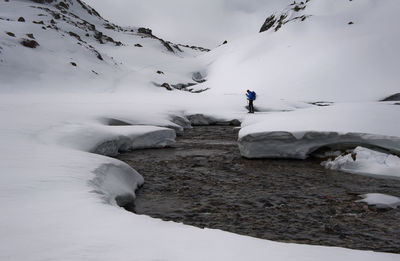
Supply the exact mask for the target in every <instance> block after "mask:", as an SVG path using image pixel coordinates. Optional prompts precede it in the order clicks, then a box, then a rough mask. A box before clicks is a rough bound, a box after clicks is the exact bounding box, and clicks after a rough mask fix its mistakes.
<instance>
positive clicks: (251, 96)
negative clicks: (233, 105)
mask: <svg viewBox="0 0 400 261" xmlns="http://www.w3.org/2000/svg"><path fill="white" fill-rule="evenodd" d="M246 96H247V99H249V100H250V101H254V100H255V99H254V98H255V97H254V92H252V91H250V92H248V93H246Z"/></svg>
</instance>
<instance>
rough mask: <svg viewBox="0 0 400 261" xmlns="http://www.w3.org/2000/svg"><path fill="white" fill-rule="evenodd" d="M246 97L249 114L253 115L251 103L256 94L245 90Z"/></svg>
mask: <svg viewBox="0 0 400 261" xmlns="http://www.w3.org/2000/svg"><path fill="white" fill-rule="evenodd" d="M246 96H247V99H248V100H249V113H254V105H253V101H254V100H255V99H256V92H255V91H250V90H247V93H246Z"/></svg>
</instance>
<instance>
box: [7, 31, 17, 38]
mask: <svg viewBox="0 0 400 261" xmlns="http://www.w3.org/2000/svg"><path fill="white" fill-rule="evenodd" d="M6 34H8V35H9V36H11V37H15V34H14V33H12V32H6Z"/></svg>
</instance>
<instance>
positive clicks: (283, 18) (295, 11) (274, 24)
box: [260, 0, 310, 33]
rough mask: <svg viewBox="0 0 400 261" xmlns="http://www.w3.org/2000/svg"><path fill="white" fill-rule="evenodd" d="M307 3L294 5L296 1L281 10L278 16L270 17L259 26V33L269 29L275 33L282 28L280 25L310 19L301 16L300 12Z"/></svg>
mask: <svg viewBox="0 0 400 261" xmlns="http://www.w3.org/2000/svg"><path fill="white" fill-rule="evenodd" d="M308 2H309V0H307V1H305V2H300V3H296V1H294V2H293V3H292V4H290V5H289V6H288V7H287V8H286V9H285V10H283V11H282V12H281V14H280V15H278V14H273V15H270V16H269V17H268V18H267V19H266V20H265V22H264V24H263V25H262V26H261V28H260V33H262V32H265V31H268V30H269V29H272V28H273V29H274V31H275V32H277V31H278V30H279V29H280V28H281V27H282V25H284V24H286V23H289V22H292V21H295V20H300V21H304V20H306V18H308V17H310V15H304V14H301V12H302V11H304V10H305V9H306V7H307V3H308Z"/></svg>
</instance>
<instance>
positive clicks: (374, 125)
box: [239, 103, 400, 159]
mask: <svg viewBox="0 0 400 261" xmlns="http://www.w3.org/2000/svg"><path fill="white" fill-rule="evenodd" d="M399 114H400V107H397V106H393V105H389V104H378V103H358V104H337V105H332V106H327V107H313V108H308V109H303V110H297V111H293V112H283V113H274V114H269V115H263V116H259V117H256V118H254V117H253V118H250V119H248V120H246V121H245V122H244V123H243V124H242V126H243V128H242V129H241V131H240V133H239V148H240V152H241V154H242V155H243V156H245V157H248V158H298V159H305V158H307V157H308V156H309V155H310V153H312V152H313V151H315V150H317V149H319V148H321V147H332V148H336V149H337V148H349V147H350V148H351V147H352V148H354V147H356V146H357V145H370V146H375V147H380V148H385V149H387V150H389V151H392V152H394V153H400V123H399V122H398V121H396V120H394V119H396V118H397V117H398V115H399Z"/></svg>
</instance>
